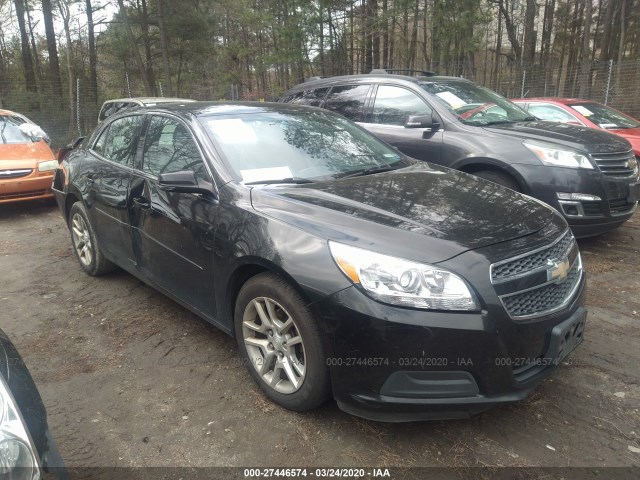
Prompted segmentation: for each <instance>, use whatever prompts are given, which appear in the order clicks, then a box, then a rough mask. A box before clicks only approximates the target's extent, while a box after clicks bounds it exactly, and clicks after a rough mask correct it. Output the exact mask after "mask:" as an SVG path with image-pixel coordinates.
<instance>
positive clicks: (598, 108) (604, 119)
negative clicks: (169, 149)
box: [570, 102, 640, 130]
mask: <svg viewBox="0 0 640 480" xmlns="http://www.w3.org/2000/svg"><path fill="white" fill-rule="evenodd" d="M570 107H571V108H573V109H574V110H575V111H576V112H578V113H580V114H581V115H582V116H584V117H586V118H588V119H589V120H590V121H592V122H593V123H595V124H597V125H598V126H599V127H600V128H607V129H612V130H615V129H626V128H638V127H640V122H638V121H637V120H634V119H633V118H631V117H629V116H627V115H625V114H624V113H622V112H618V111H617V110H614V109H613V108H609V107H607V106H606V105H601V104H599V103H594V102H583V103H572V104H570Z"/></svg>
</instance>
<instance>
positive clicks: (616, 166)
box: [592, 150, 638, 178]
mask: <svg viewBox="0 0 640 480" xmlns="http://www.w3.org/2000/svg"><path fill="white" fill-rule="evenodd" d="M592 157H593V160H594V161H595V162H596V164H597V165H598V168H599V169H600V171H601V172H602V173H604V174H605V175H607V176H609V177H620V178H626V177H631V176H634V175H635V174H636V173H637V171H638V168H637V166H636V165H637V164H636V161H635V160H636V157H635V156H634V155H633V152H632V151H631V150H629V151H628V152H618V153H596V154H593V155H592Z"/></svg>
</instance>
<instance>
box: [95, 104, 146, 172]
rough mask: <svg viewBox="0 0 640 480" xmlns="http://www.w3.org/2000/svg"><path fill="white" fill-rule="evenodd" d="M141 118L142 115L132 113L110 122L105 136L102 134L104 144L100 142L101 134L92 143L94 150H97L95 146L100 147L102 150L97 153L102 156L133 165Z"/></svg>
mask: <svg viewBox="0 0 640 480" xmlns="http://www.w3.org/2000/svg"><path fill="white" fill-rule="evenodd" d="M142 119H143V116H142V115H132V116H128V117H122V118H118V119H117V120H115V121H113V122H111V123H110V124H109V127H108V130H107V132H106V136H105V134H103V135H102V136H105V139H104V144H101V141H102V136H101V137H100V138H99V139H98V141H97V142H96V144H95V145H94V150H95V151H98V150H96V147H98V148H101V150H102V152H98V153H101V155H102V156H103V157H105V158H107V159H109V160H111V161H112V162H116V163H119V164H121V165H125V166H127V167H133V163H134V159H135V157H136V150H137V148H138V138H139V135H140V128H141V126H142Z"/></svg>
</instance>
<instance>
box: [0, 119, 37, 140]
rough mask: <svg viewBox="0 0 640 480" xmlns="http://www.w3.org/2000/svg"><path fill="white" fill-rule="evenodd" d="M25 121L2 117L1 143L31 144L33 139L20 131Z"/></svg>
mask: <svg viewBox="0 0 640 480" xmlns="http://www.w3.org/2000/svg"><path fill="white" fill-rule="evenodd" d="M23 123H25V122H24V120H22V119H20V118H18V117H13V116H8V115H0V143H31V138H30V137H29V136H28V135H27V134H26V133H24V132H23V131H22V130H21V129H20V125H22V124H23Z"/></svg>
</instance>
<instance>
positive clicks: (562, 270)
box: [547, 258, 570, 283]
mask: <svg viewBox="0 0 640 480" xmlns="http://www.w3.org/2000/svg"><path fill="white" fill-rule="evenodd" d="M547 265H548V266H549V268H548V269H547V281H549V282H551V281H555V282H556V283H559V282H564V281H565V280H566V279H567V276H568V275H569V269H570V265H569V259H568V258H565V259H564V260H551V259H549V260H547Z"/></svg>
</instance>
